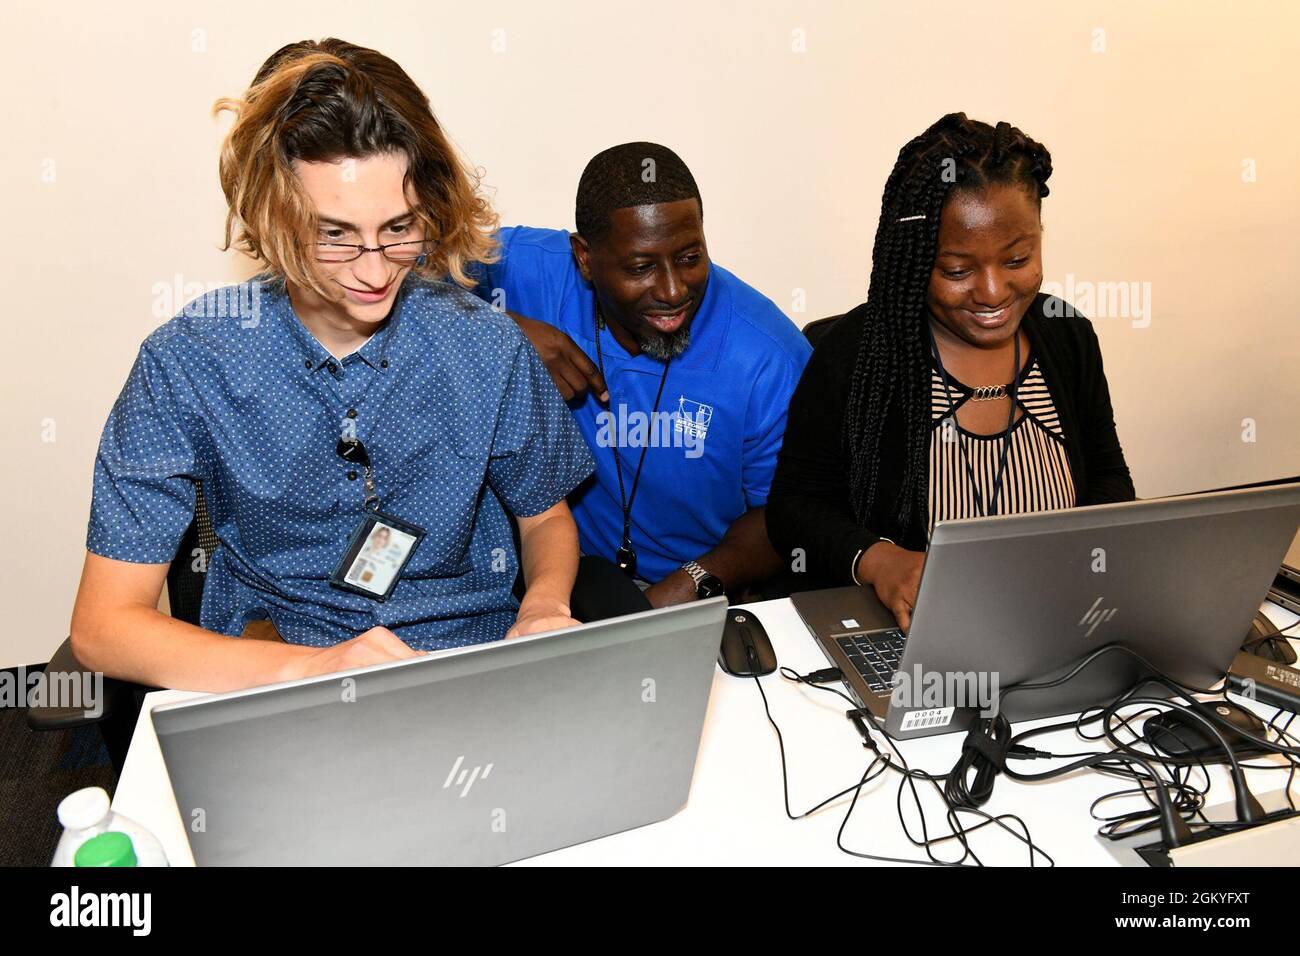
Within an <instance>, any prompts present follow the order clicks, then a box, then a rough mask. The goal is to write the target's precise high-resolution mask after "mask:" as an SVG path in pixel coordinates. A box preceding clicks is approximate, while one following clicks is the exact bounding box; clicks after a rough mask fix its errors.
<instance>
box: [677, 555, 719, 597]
mask: <svg viewBox="0 0 1300 956" xmlns="http://www.w3.org/2000/svg"><path fill="white" fill-rule="evenodd" d="M682 570H683V571H685V572H686V573H687V574H689V575H690V576H691V580H692V581H694V582H695V594H696V595H697V596H698V597H702V598H711V597H717V596H718V595H719V594H726V593H727V586H726V585H725V584H723V583H722V579H721V578H720V577H718V576H717V575H716V574H711V573H709V571H708V570H707V569H706V568H703V567H701V566H700V564H699V562H697V561H687V562H686V563H685V564H683V565H682Z"/></svg>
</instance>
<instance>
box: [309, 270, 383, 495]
mask: <svg viewBox="0 0 1300 956" xmlns="http://www.w3.org/2000/svg"><path fill="white" fill-rule="evenodd" d="M400 302H401V293H400V292H399V293H398V300H397V302H395V303H394V304H393V310H394V311H396V310H397V308H398V305H399V304H400ZM392 323H393V318H392V315H391V314H390V317H389V320H388V324H387V325H385V326H384V328H383V329H381V330H380V331H379V332H377V333H376V334H377V335H382V336H383V337H384V340H383V343H382V345H381V346H380V349H379V367H378V368H375V369H373V370H372V371H371V373H370V381H368V382H367V383H366V387H365V388H363V389H362V390H361V394H360V395H358V396H357V398H356V400H355V401H353V402H352V403H351V406H352V407H351V409H350V411H353V412H355V411H356V410H357V409H359V408H360V407H361V406H362V404H364V403H365V400H366V398H367V397H368V396H369V395H370V390H371V389H372V388H374V387H375V382H376V381H378V380H379V377H380V375H382V374H383V372H382V370H383V369H385V368H387V367H388V345H389V343H390V342H392V340H393V332H394V328H393V324H392ZM366 344H368V340H367V343H363V344H362V348H365V345H366ZM358 351H359V350H358ZM336 361H337V364H338V365H339V366H340V367H341V366H342V365H343V362H342V360H341V359H339V360H336V359H334V358H333V357H332V356H331V357H330V359H329V361H328V362H327V363H326V364H334V363H335V362H336ZM362 361H365V360H364V359H362ZM332 374H333V373H331V375H332ZM330 397H331V398H335V397H336V396H335V395H334V394H333V393H331V394H330ZM349 420H350V421H355V420H356V419H355V418H353V417H352V416H349ZM378 428H379V416H378V415H376V416H375V420H374V422H372V423H371V425H370V437H371V438H374V437H375V432H376V430H378ZM334 451H335V453H336V454H337V455H338V456H339V457H340V458H342V459H343V460H344V461H346V462H348V463H350V464H353V465H360V466H361V478H362V489H363V493H364V495H365V500H364V501H363V502H362V507H363V508H365V510H367V511H378V510H379V491H378V489H377V488H376V487H375V472H374V469H373V468H372V467H371V464H370V453H369V452H368V451H367V450H366V446H365V445H363V444H362V443H361V439H360V438H357V437H356V430H355V429H353V435H352V437H351V438H349V437H348V436H346V435H340V436H339V440H338V443H337V444H336V445H335V446H334Z"/></svg>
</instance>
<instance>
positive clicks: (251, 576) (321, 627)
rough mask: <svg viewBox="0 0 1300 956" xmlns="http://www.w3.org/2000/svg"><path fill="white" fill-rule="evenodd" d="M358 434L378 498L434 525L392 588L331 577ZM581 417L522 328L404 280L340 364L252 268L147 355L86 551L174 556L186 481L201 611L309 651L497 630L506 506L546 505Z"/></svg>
mask: <svg viewBox="0 0 1300 956" xmlns="http://www.w3.org/2000/svg"><path fill="white" fill-rule="evenodd" d="M350 429H355V435H356V437H357V438H360V439H361V441H362V442H363V443H364V445H365V447H366V451H367V452H368V454H369V457H370V461H371V464H372V466H373V469H374V479H375V483H376V486H377V487H376V490H377V493H378V495H379V499H380V500H379V510H380V511H382V512H384V513H386V514H390V515H393V516H394V517H397V518H400V519H402V520H403V521H406V522H409V523H412V524H416V525H419V526H421V527H422V528H424V529H425V530H426V532H427V534H426V536H425V538H424V540H423V541H422V542H421V543H420V545H419V547H418V548H417V549H416V551H415V553H414V555H413V557H412V558H411V560H410V563H409V564H408V565H407V566H406V569H405V571H404V572H403V574H402V577H401V578H400V580H399V581H398V583H397V586H396V588H395V590H394V591H393V593H392V594H391V596H390V597H389V598H388V600H387V601H384V602H379V601H376V600H375V599H373V598H370V597H367V596H364V595H360V594H354V593H351V592H348V591H343V590H340V589H337V588H334V587H332V586H331V585H330V584H329V577H330V575H331V573H332V572H333V571H334V569H335V567H336V566H337V565H338V564H339V562H340V560H341V559H342V557H343V553H344V551H345V550H346V547H347V544H348V540H349V538H350V537H351V535H352V533H353V532H354V531H355V530H356V528H357V526H358V524H359V522H360V520H361V518H362V516H363V513H364V510H363V500H364V498H365V493H364V490H363V485H364V480H363V476H362V475H361V474H360V468H359V467H358V466H357V465H355V464H351V463H349V462H347V461H344V460H343V459H342V458H340V457H339V456H338V454H337V452H336V444H337V442H338V439H339V437H340V435H342V434H349V433H350ZM592 469H593V462H592V459H591V455H590V453H589V451H588V450H587V446H586V443H585V442H584V441H583V438H582V435H581V434H580V433H579V431H578V429H577V427H576V426H575V425H574V422H573V418H572V415H571V414H570V412H569V410H568V408H567V407H566V406H565V404H564V402H563V400H562V399H561V398H560V395H559V392H557V391H556V389H555V386H554V384H553V383H552V381H551V378H550V375H549V374H548V373H547V371H546V369H545V367H544V366H543V365H542V362H541V360H540V359H539V358H538V356H537V353H536V352H535V351H534V350H533V348H532V346H531V345H530V344H529V343H528V341H527V339H525V338H524V336H523V334H522V333H521V332H520V331H519V329H518V327H517V326H516V325H515V323H514V322H513V321H512V320H511V319H510V318H509V317H508V316H506V315H505V314H504V313H501V312H497V311H495V310H493V309H492V308H491V307H490V306H488V305H487V304H486V303H484V302H483V301H482V300H480V299H478V298H476V297H475V296H474V295H472V294H471V293H469V292H467V291H465V290H463V289H461V288H459V287H457V286H454V285H452V284H450V283H445V282H428V281H425V280H423V279H421V278H420V277H418V276H416V275H415V274H413V273H412V274H408V276H407V277H406V280H405V281H404V283H403V285H402V287H401V289H400V290H399V293H398V296H397V299H396V302H395V303H394V306H393V312H392V315H391V317H390V319H389V321H388V322H387V323H385V325H384V326H383V327H382V328H381V329H380V330H379V331H378V332H377V333H376V334H375V335H374V336H372V337H371V338H370V339H369V340H368V341H367V342H366V343H365V344H364V345H362V346H361V347H360V348H359V349H357V350H356V351H355V352H353V353H352V354H350V355H348V356H346V357H345V358H343V359H341V360H340V359H336V358H335V357H334V356H333V355H331V354H330V353H329V352H328V350H326V349H325V347H324V346H322V345H321V344H320V343H319V342H317V341H316V339H315V337H314V336H313V335H312V334H311V333H310V332H309V331H308V330H307V329H306V327H305V326H303V324H302V322H301V321H300V320H299V319H298V317H297V316H296V315H295V314H294V312H293V309H292V307H291V305H290V303H289V299H288V296H287V294H286V292H285V289H284V284H283V283H282V282H279V281H276V280H273V279H268V278H265V277H259V278H257V279H253V280H250V281H249V282H246V283H243V284H242V285H238V286H227V287H225V288H222V289H217V290H214V291H212V292H209V293H208V294H207V295H205V296H203V297H201V298H199V299H196V300H194V301H193V302H191V303H189V304H188V305H187V306H186V307H185V308H184V309H183V310H182V311H181V313H180V314H178V315H177V316H176V317H175V318H173V319H171V320H170V321H169V322H167V323H166V324H165V325H163V326H162V327H161V328H159V329H157V330H156V331H155V332H154V333H153V334H152V335H150V336H149V338H148V339H146V340H145V342H144V344H143V345H142V346H141V348H140V354H139V357H138V358H137V359H136V362H135V365H134V367H133V368H132V369H131V374H130V376H129V378H128V379H127V382H126V385H125V387H124V388H123V389H122V393H121V395H120V396H119V397H118V399H117V402H116V404H115V405H114V406H113V410H112V413H111V414H110V415H109V418H108V423H107V424H106V425H105V427H104V433H103V437H102V439H101V441H100V446H99V454H98V457H97V458H96V461H95V478H94V495H93V499H92V504H91V513H90V526H89V531H88V534H87V542H86V547H87V548H88V549H89V550H90V551H92V552H93V553H95V554H99V555H103V556H104V557H108V558H115V559H117V560H120V561H132V562H143V563H154V564H158V563H165V562H170V561H171V560H172V559H173V557H175V555H176V550H177V547H178V545H179V542H180V540H181V537H182V535H183V534H184V532H185V530H186V528H187V527H188V526H189V524H190V522H191V520H192V517H193V513H194V507H195V490H194V489H195V486H194V482H195V481H201V482H202V484H203V493H204V498H205V499H206V502H207V507H208V511H209V513H210V515H211V517H212V523H213V528H214V530H215V532H216V534H217V537H218V538H219V539H220V546H219V547H218V548H217V549H216V552H215V554H213V555H211V556H208V557H207V561H208V564H207V567H208V572H207V579H206V582H205V584H204V590H203V602H202V613H201V623H202V625H203V627H205V628H207V629H209V630H212V631H217V632H220V633H224V634H232V635H233V634H239V633H240V632H241V631H242V630H243V627H244V624H245V622H247V621H249V620H254V619H260V618H268V617H269V618H270V619H271V621H272V622H273V623H274V624H275V627H276V629H277V630H278V631H279V632H280V634H281V636H282V637H283V638H284V639H285V640H287V641H290V642H292V643H295V644H306V645H312V646H317V647H324V646H329V645H332V644H336V643H338V642H340V641H345V640H348V639H350V638H352V637H355V636H356V635H358V634H360V633H362V632H363V631H365V630H367V629H369V628H371V627H375V626H379V625H382V626H384V627H388V628H391V629H392V630H393V631H394V632H395V633H396V634H397V635H398V636H399V637H400V638H401V639H402V640H404V641H405V642H406V643H407V644H409V645H410V646H411V647H413V648H416V649H417V650H433V649H438V648H445V647H456V646H460V645H465V644H475V643H479V642H482V641H490V640H497V639H500V638H501V637H503V636H504V635H505V632H506V631H507V630H508V629H509V627H510V625H511V623H513V621H514V616H515V613H516V611H517V610H518V602H517V601H516V600H515V598H514V596H513V594H512V586H513V584H514V581H515V577H516V573H517V571H518V568H519V563H518V556H517V554H516V551H515V546H514V538H513V533H512V529H511V524H510V520H509V518H508V514H507V513H510V514H514V515H517V516H525V517H526V516H530V515H535V514H540V513H541V512H543V511H545V510H546V509H547V508H550V507H551V506H552V505H554V504H556V503H557V502H559V501H561V500H563V499H564V497H565V496H566V494H567V493H568V492H569V491H571V490H572V489H573V488H574V487H575V486H577V485H578V484H579V483H580V482H581V481H582V480H583V479H585V478H586V477H587V476H588V475H590V474H591V472H592Z"/></svg>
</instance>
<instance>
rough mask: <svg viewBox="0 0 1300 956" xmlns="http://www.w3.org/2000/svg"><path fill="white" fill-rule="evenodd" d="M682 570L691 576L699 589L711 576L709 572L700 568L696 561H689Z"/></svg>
mask: <svg viewBox="0 0 1300 956" xmlns="http://www.w3.org/2000/svg"><path fill="white" fill-rule="evenodd" d="M682 570H683V571H685V572H686V573H687V574H689V575H690V576H691V580H692V581H694V582H695V586H696V587H697V588H698V587H699V586H700V582H701V581H703V580H704V579H705V578H707V577H708V576H709V572H708V571H706V570H704V568H702V567H700V565H699V564H698V563H696V562H695V561H687V562H686V563H685V564H683V565H682Z"/></svg>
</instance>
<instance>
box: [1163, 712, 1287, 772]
mask: <svg viewBox="0 0 1300 956" xmlns="http://www.w3.org/2000/svg"><path fill="white" fill-rule="evenodd" d="M1202 706H1203V707H1204V708H1205V709H1206V710H1210V711H1213V712H1214V714H1215V716H1217V717H1221V718H1223V719H1224V720H1226V721H1227V722H1228V723H1230V724H1231V725H1232V726H1233V727H1235V728H1236V730H1235V731H1234V730H1229V729H1227V728H1226V727H1223V726H1221V725H1219V724H1215V726H1216V727H1218V729H1219V732H1220V733H1221V734H1223V736H1224V738H1225V739H1226V740H1227V742H1228V746H1230V747H1232V752H1233V754H1235V755H1236V757H1237V759H1238V760H1242V759H1245V758H1246V757H1255V756H1259V755H1260V754H1265V753H1270V751H1269V750H1267V749H1265V748H1264V747H1261V746H1259V744H1256V743H1253V742H1252V741H1250V740H1248V739H1246V737H1244V736H1242V735H1243V734H1248V735H1250V736H1252V737H1263V736H1264V722H1263V721H1262V720H1260V719H1259V718H1258V717H1256V716H1255V715H1254V714H1252V713H1251V712H1250V711H1248V710H1246V709H1245V708H1244V707H1238V706H1237V705H1236V704H1233V703H1229V702H1228V701H1226V700H1218V701H1209V702H1206V703H1204V704H1203V705H1202ZM1142 737H1143V738H1144V739H1145V740H1146V742H1147V743H1149V744H1150V745H1151V746H1152V747H1153V748H1154V749H1155V750H1157V751H1158V752H1160V753H1164V754H1167V755H1168V756H1170V757H1197V758H1199V759H1201V760H1206V761H1209V762H1226V761H1227V755H1226V754H1224V752H1223V746H1222V745H1221V744H1220V743H1219V741H1218V738H1216V737H1215V736H1214V735H1213V734H1211V733H1210V731H1209V729H1208V728H1206V726H1205V725H1204V724H1202V723H1201V722H1200V721H1199V720H1197V719H1196V718H1195V717H1191V716H1189V715H1188V714H1187V711H1186V709H1185V708H1183V707H1175V708H1173V709H1172V710H1167V711H1165V712H1164V713H1161V714H1158V715H1156V716H1155V717H1151V718H1148V719H1147V720H1146V722H1145V723H1144V724H1143V725H1142Z"/></svg>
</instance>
